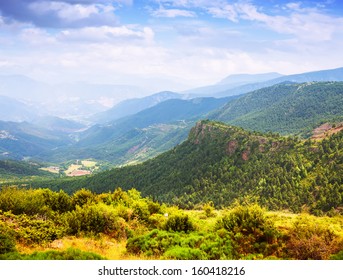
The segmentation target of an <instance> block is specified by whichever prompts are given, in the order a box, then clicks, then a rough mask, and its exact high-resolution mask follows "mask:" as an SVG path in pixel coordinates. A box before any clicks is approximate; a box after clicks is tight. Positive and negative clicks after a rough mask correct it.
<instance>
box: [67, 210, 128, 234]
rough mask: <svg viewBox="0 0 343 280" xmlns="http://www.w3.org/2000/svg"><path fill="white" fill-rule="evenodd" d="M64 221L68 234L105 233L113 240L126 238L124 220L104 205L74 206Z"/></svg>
mask: <svg viewBox="0 0 343 280" xmlns="http://www.w3.org/2000/svg"><path fill="white" fill-rule="evenodd" d="M65 221H66V224H67V228H68V233H70V234H81V233H84V234H90V235H94V234H95V235H97V234H99V233H105V234H108V235H110V236H112V237H114V238H121V237H125V236H126V222H125V220H124V219H122V218H120V217H118V216H117V215H116V212H115V211H114V210H113V208H111V207H109V206H106V205H104V204H96V205H95V204H94V205H89V204H86V205H84V206H83V207H80V206H76V209H75V210H74V211H72V212H68V213H66V214H65Z"/></svg>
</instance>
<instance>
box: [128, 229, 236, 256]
mask: <svg viewBox="0 0 343 280" xmlns="http://www.w3.org/2000/svg"><path fill="white" fill-rule="evenodd" d="M224 231H225V230H224ZM126 249H127V252H128V253H131V254H135V255H139V254H144V255H146V256H154V257H157V258H162V259H177V260H181V259H185V260H186V259H188V260H198V259H202V260H219V259H232V255H233V253H232V246H231V241H230V239H229V236H228V234H226V231H225V234H223V230H222V231H218V232H216V233H210V234H203V233H199V232H191V233H188V234H186V233H184V232H168V231H162V230H153V231H151V232H150V233H148V234H146V235H141V236H137V237H133V238H129V239H128V241H127V244H126Z"/></svg>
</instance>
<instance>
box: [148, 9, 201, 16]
mask: <svg viewBox="0 0 343 280" xmlns="http://www.w3.org/2000/svg"><path fill="white" fill-rule="evenodd" d="M151 15H152V16H154V17H166V18H175V17H196V13H195V12H193V11H188V10H180V9H164V8H159V9H158V10H155V11H152V12H151Z"/></svg>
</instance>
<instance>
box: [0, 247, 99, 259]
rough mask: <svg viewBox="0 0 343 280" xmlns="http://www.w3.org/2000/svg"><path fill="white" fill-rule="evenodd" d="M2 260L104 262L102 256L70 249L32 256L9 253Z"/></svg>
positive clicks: (2, 256) (0, 257) (36, 253)
mask: <svg viewBox="0 0 343 280" xmlns="http://www.w3.org/2000/svg"><path fill="white" fill-rule="evenodd" d="M0 259H2V260H104V259H105V258H103V257H102V256H100V255H98V254H95V253H92V252H84V251H81V250H79V249H74V248H69V249H67V250H65V251H55V250H50V251H45V252H34V253H32V254H19V253H8V254H4V255H1V256H0Z"/></svg>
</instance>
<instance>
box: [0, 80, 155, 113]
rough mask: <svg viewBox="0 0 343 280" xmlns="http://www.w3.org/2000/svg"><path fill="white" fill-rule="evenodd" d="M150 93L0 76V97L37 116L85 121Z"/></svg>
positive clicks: (115, 86)
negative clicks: (20, 104)
mask: <svg viewBox="0 0 343 280" xmlns="http://www.w3.org/2000/svg"><path fill="white" fill-rule="evenodd" d="M149 92H150V91H149V90H148V89H143V88H140V87H137V86H132V85H118V84H89V83H87V82H77V83H63V84H48V83H44V82H41V81H36V80H33V79H31V78H28V77H26V76H22V75H7V76H5V75H0V95H3V96H7V97H11V98H14V99H17V100H19V101H24V102H25V103H29V104H30V105H32V106H33V107H34V108H35V110H36V114H37V115H54V116H59V117H79V118H84V117H88V116H90V115H93V114H96V113H99V112H101V111H105V110H107V109H108V108H110V107H111V106H113V104H116V103H118V102H120V101H123V100H125V99H129V98H135V97H142V96H146V95H147V94H149Z"/></svg>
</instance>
